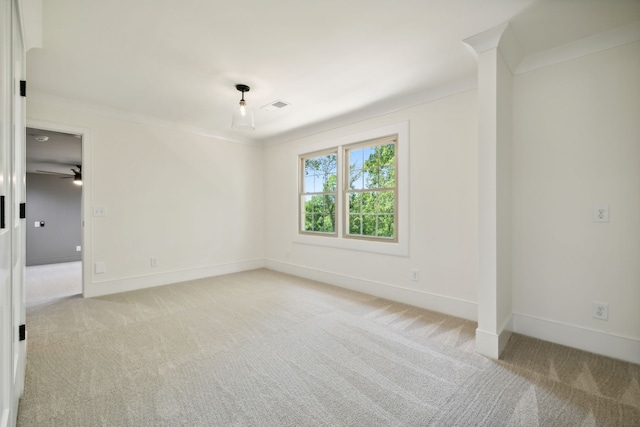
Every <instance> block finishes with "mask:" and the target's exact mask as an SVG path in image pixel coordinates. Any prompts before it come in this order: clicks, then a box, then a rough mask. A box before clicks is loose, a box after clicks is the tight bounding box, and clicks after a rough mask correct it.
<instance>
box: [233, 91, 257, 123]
mask: <svg viewBox="0 0 640 427" xmlns="http://www.w3.org/2000/svg"><path fill="white" fill-rule="evenodd" d="M236 89H238V91H240V92H242V99H240V104H239V105H238V106H237V107H236V109H235V110H234V112H233V121H232V122H231V127H232V128H234V129H238V130H254V129H255V128H256V125H255V122H254V121H253V111H252V110H251V109H250V108H248V107H247V102H246V101H245V100H244V93H245V92H249V89H250V88H249V86H247V85H236Z"/></svg>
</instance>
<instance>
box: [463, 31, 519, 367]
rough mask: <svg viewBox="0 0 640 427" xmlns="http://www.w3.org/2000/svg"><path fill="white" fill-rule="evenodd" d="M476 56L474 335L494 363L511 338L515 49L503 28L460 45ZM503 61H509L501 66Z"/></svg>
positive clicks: (477, 346) (508, 34) (478, 346)
mask: <svg viewBox="0 0 640 427" xmlns="http://www.w3.org/2000/svg"><path fill="white" fill-rule="evenodd" d="M464 42H465V43H467V44H468V45H469V46H471V47H472V48H473V50H474V51H475V53H476V54H477V56H478V122H479V129H478V133H479V134H478V143H479V147H478V148H479V150H478V153H479V154H478V160H479V165H478V166H479V167H478V251H479V269H478V329H477V330H476V350H477V351H478V352H479V353H481V354H483V355H485V356H487V357H491V358H494V359H497V358H498V357H499V356H500V353H501V352H502V350H503V349H504V347H505V345H506V344H507V341H508V340H509V337H510V335H511V332H510V331H511V329H512V328H511V313H512V297H511V138H512V118H511V107H512V83H513V75H512V72H511V69H513V67H511V69H510V67H509V65H508V64H513V65H515V63H516V61H518V59H519V58H517V43H516V42H515V38H514V37H513V35H512V33H511V30H510V27H509V25H508V24H503V25H501V26H499V27H496V28H493V29H491V30H488V31H486V32H484V33H481V34H478V35H476V36H473V37H471V38H468V39H466V40H465V41H464ZM505 58H506V59H507V60H508V61H507V60H505Z"/></svg>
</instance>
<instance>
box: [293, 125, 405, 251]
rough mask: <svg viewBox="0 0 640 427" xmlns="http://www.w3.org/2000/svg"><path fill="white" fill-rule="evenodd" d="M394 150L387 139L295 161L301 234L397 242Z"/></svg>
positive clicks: (392, 142)
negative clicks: (298, 185) (297, 162)
mask: <svg viewBox="0 0 640 427" xmlns="http://www.w3.org/2000/svg"><path fill="white" fill-rule="evenodd" d="M396 150H397V136H392V137H384V138H380V139H377V140H373V141H367V142H361V143H356V144H350V145H347V146H343V147H336V148H335V149H331V150H327V151H324V152H317V153H310V154H305V155H302V156H300V166H301V168H300V170H301V174H300V179H301V183H300V204H299V206H300V228H299V229H300V231H301V232H302V233H310V234H321V235H332V236H337V235H338V229H341V230H342V231H341V234H342V236H343V237H346V238H357V239H368V240H382V241H397V231H396V230H397V178H396V164H397V160H396V155H397V153H396ZM339 153H340V154H341V155H338V154H339ZM338 162H341V163H342V164H338ZM338 201H343V202H342V203H337V202H338ZM338 206H342V208H341V209H342V212H337V207H338ZM338 221H341V222H343V223H342V225H341V226H340V227H339V226H338Z"/></svg>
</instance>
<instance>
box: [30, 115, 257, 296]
mask: <svg viewBox="0 0 640 427" xmlns="http://www.w3.org/2000/svg"><path fill="white" fill-rule="evenodd" d="M28 118H29V120H37V121H45V122H51V123H58V124H65V125H70V126H77V127H82V128H86V129H89V130H90V132H91V139H90V144H91V147H90V153H91V154H90V157H91V158H90V159H89V162H88V164H87V159H85V160H84V161H85V164H83V175H84V174H85V173H86V174H87V176H89V174H90V177H91V180H90V182H89V187H88V188H87V187H86V186H85V188H84V195H85V196H88V197H90V203H89V206H92V207H95V206H100V207H104V208H106V210H107V216H106V217H104V218H100V217H92V216H91V212H89V213H85V220H86V221H87V226H86V227H85V232H89V233H90V234H91V239H90V240H91V242H92V245H91V248H90V251H89V252H90V255H89V257H90V259H88V260H85V262H89V264H90V266H93V265H94V263H95V262H97V261H101V262H104V263H105V265H106V272H105V273H104V274H95V273H93V272H92V274H91V279H90V283H85V295H88V296H92V295H99V294H104V293H112V292H118V291H123V290H128V289H135V288H141V287H147V286H155V285H161V284H166V283H171V282H177V281H181V280H188V279H191V278H198V277H206V276H210V275H215V274H221V273H228V272H232V271H240V270H244V269H248V268H256V267H260V266H262V264H263V252H262V248H263V221H262V215H261V213H262V211H263V205H264V199H263V194H262V181H263V160H262V159H263V154H262V153H263V150H262V148H259V147H257V146H255V145H245V144H238V143H231V142H225V141H221V140H217V139H214V138H208V137H204V136H198V135H194V134H190V133H185V132H180V131H176V130H171V129H166V128H160V127H154V126H149V125H143V124H139V123H134V122H130V121H125V120H120V119H115V118H110V117H106V116H100V115H97V114H93V113H88V112H82V111H80V110H75V109H73V108H70V107H68V106H60V105H57V106H51V105H45V104H38V103H36V102H28ZM85 206H86V205H85ZM151 257H155V258H157V259H158V266H157V267H151V265H150V258H151Z"/></svg>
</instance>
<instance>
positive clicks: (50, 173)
mask: <svg viewBox="0 0 640 427" xmlns="http://www.w3.org/2000/svg"><path fill="white" fill-rule="evenodd" d="M36 172H40V173H43V174H47V175H60V176H63V177H65V178H73V175H70V174H68V173H60V172H51V171H41V170H36Z"/></svg>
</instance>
